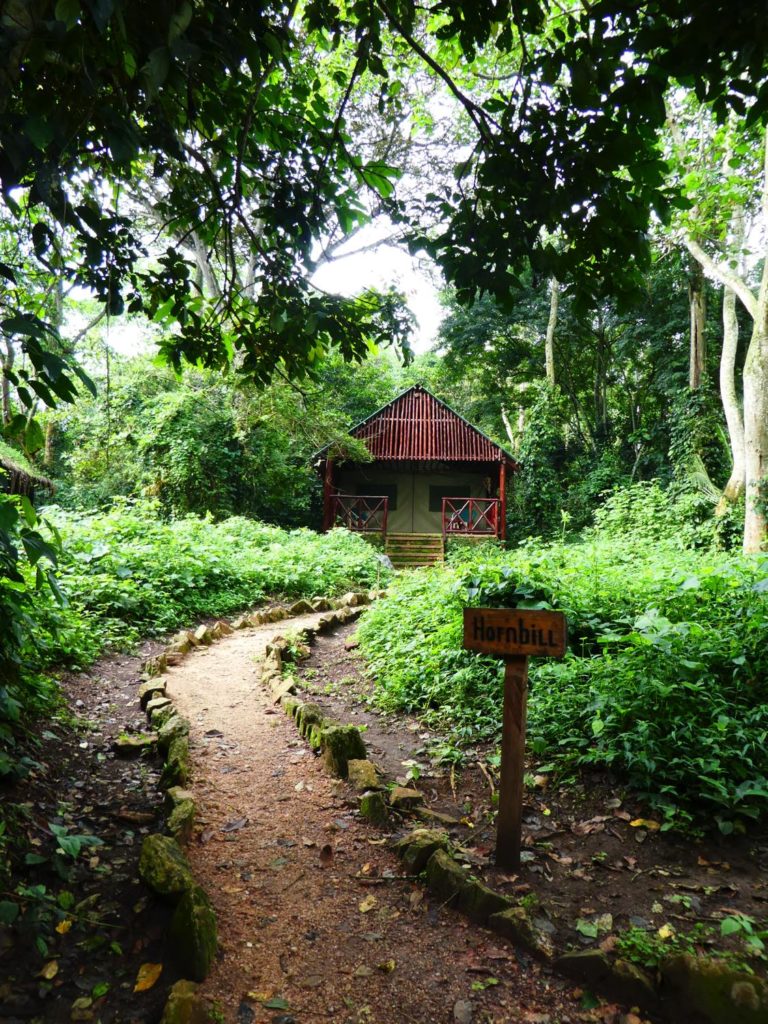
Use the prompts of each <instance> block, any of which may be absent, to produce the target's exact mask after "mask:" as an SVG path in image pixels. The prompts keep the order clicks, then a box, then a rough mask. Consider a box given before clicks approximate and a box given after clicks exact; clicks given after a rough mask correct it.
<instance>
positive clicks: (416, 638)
mask: <svg viewBox="0 0 768 1024" xmlns="http://www.w3.org/2000/svg"><path fill="white" fill-rule="evenodd" d="M641 493H642V494H643V495H644V496H645V499H646V500H644V501H643V502H641V503H639V506H633V505H632V504H629V503H627V501H626V492H625V493H623V494H621V495H619V496H618V498H617V499H616V500H614V501H613V502H612V503H610V502H609V503H608V505H607V508H606V511H605V514H604V518H603V523H604V524H607V527H608V530H609V531H610V532H609V534H608V538H607V539H606V538H605V537H603V538H602V539H601V537H600V534H598V533H593V535H592V537H591V539H590V540H589V541H588V542H586V543H581V544H571V545H563V544H558V545H549V546H543V545H540V544H536V543H534V542H529V543H528V544H526V545H524V546H522V547H521V548H518V549H517V550H516V551H514V552H504V551H502V550H500V549H496V550H495V551H491V550H490V549H488V548H486V549H485V550H483V551H482V552H476V553H475V554H474V555H473V553H472V552H471V551H468V550H466V549H464V550H460V551H456V552H454V554H453V555H452V556H451V562H450V563H449V564H448V565H447V566H445V567H442V568H438V569H432V570H428V571H424V572H419V573H412V574H408V575H406V576H403V577H400V578H399V579H398V580H397V581H396V582H395V584H394V585H393V587H392V588H391V591H390V596H389V597H388V598H387V599H385V600H384V601H381V602H379V603H378V604H377V605H376V606H374V607H373V608H371V609H370V610H369V611H368V612H367V613H366V615H365V617H364V619H363V621H362V623H361V626H360V629H359V636H360V640H361V648H362V651H363V653H364V655H365V656H366V658H367V660H368V662H369V664H370V666H371V669H372V670H373V671H374V672H375V673H376V677H377V680H378V689H377V695H378V696H377V699H378V700H379V701H380V702H381V703H382V704H383V705H384V706H387V707H392V708H404V709H407V710H409V711H421V712H422V713H425V714H426V716H427V718H428V719H430V720H432V721H434V722H439V723H441V724H442V726H443V727H444V728H447V729H449V730H452V732H453V735H454V739H458V740H459V741H462V742H473V741H475V740H477V739H478V738H480V737H483V736H489V735H494V734H496V733H497V732H498V729H499V727H500V722H501V710H502V701H501V687H500V679H501V673H502V668H501V663H500V662H498V661H494V660H492V659H489V658H485V657H477V656H475V655H471V654H469V653H468V652H465V651H463V650H461V646H460V645H461V609H462V607H463V606H464V605H466V604H488V605H492V606H501V607H504V606H509V607H515V606H516V607H539V608H542V607H543V608H546V607H557V608H560V609H562V610H563V611H565V613H566V615H567V617H568V623H569V633H570V651H569V654H568V655H567V657H566V659H565V660H564V661H563V662H553V661H549V662H548V661H538V660H535V659H534V660H533V662H532V664H531V697H530V704H529V743H530V747H531V749H532V750H533V751H534V752H535V753H536V754H537V755H539V756H541V757H544V758H545V759H546V760H547V761H549V762H551V763H554V764H556V765H559V766H561V767H562V766H568V765H570V766H595V767H601V768H607V769H610V770H611V771H612V772H614V773H615V774H617V775H619V776H621V777H623V778H624V779H625V780H626V781H627V782H628V783H629V784H631V785H632V786H633V787H634V788H635V790H636V791H637V792H639V793H641V794H643V795H644V796H645V797H647V798H648V799H649V801H650V802H651V803H652V804H653V805H655V806H656V807H658V808H659V809H660V810H661V811H662V812H663V813H664V814H665V815H666V817H667V818H668V820H670V821H673V820H686V819H690V817H691V816H692V815H699V816H701V815H706V816H708V817H709V818H710V820H711V819H712V818H715V819H716V820H717V821H718V823H719V824H720V827H721V829H722V830H723V831H726V832H727V831H728V830H730V829H732V827H733V819H734V817H737V816H745V817H751V818H755V817H758V816H760V815H761V814H763V813H764V811H765V809H766V808H768V744H767V743H766V740H768V560H766V559H762V560H760V559H758V560H747V559H743V558H741V557H735V556H731V557H728V556H725V555H722V554H714V553H705V552H700V551H697V550H686V549H684V548H682V547H681V546H680V545H679V544H678V543H674V542H671V541H669V540H667V541H666V542H665V541H664V540H663V536H664V535H665V534H666V536H669V534H670V532H671V531H672V515H671V512H670V507H669V503H668V500H667V498H666V496H665V494H664V492H661V491H660V490H658V491H657V489H655V488H653V487H645V488H642V489H641ZM620 523H624V524H625V526H626V525H627V524H628V523H631V529H632V534H631V535H630V536H629V539H625V540H624V541H623V542H620V541H619V540H617V539H615V537H614V536H613V533H614V531H615V532H616V533H618V532H619V529H620V526H619V524H620ZM660 537H661V538H662V539H660Z"/></svg>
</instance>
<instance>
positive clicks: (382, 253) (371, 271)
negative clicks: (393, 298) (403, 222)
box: [312, 229, 446, 354]
mask: <svg viewBox="0 0 768 1024" xmlns="http://www.w3.org/2000/svg"><path fill="white" fill-rule="evenodd" d="M368 230H371V231H372V229H364V230H363V231H360V232H358V233H357V234H356V235H355V238H354V239H353V240H352V241H351V242H350V249H351V253H350V255H349V256H345V255H343V250H342V251H340V252H337V253H335V254H334V258H333V260H332V261H331V262H329V263H325V264H323V266H321V267H319V268H318V270H316V271H315V273H314V274H313V276H312V283H313V284H315V285H317V287H318V288H321V289H323V291H327V292H333V293H335V294H337V295H346V296H352V295H357V294H358V293H360V292H362V291H364V290H365V289H366V288H381V289H384V288H390V287H394V288H397V289H398V290H399V291H401V292H403V294H404V295H405V297H406V301H407V303H408V306H409V308H410V310H411V312H412V313H413V314H414V316H415V317H416V320H417V325H416V328H415V331H414V334H413V336H412V338H411V345H412V347H413V350H414V352H416V353H417V354H419V353H422V352H426V351H427V350H428V349H430V348H431V347H432V346H433V345H434V343H435V341H436V340H437V331H438V328H439V326H440V322H441V321H442V320H443V318H444V317H445V315H446V311H445V309H443V307H442V306H441V305H440V301H439V298H438V288H437V285H436V283H435V281H434V280H433V279H432V277H431V275H430V274H429V273H428V272H426V271H425V270H424V268H423V267H422V266H420V262H419V260H417V259H414V258H413V257H412V256H410V255H409V254H408V253H407V252H405V251H404V250H403V249H400V248H398V247H397V246H394V245H380V246H378V247H377V248H376V249H371V250H369V251H366V252H358V251H357V250H358V249H360V248H361V247H364V246H366V245H368V244H371V243H372V242H374V241H375V240H376V239H375V235H374V234H373V232H372V233H371V236H370V237H366V233H367V231H368Z"/></svg>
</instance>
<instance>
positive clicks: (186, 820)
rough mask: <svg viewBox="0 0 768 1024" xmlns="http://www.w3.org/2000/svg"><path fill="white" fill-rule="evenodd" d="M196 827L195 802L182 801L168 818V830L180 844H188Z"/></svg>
mask: <svg viewBox="0 0 768 1024" xmlns="http://www.w3.org/2000/svg"><path fill="white" fill-rule="evenodd" d="M194 825H195V801H194V800H180V801H179V802H178V803H177V804H176V805H175V807H174V808H173V810H172V811H171V813H170V815H169V816H168V830H169V832H170V833H171V835H172V836H173V837H174V839H176V840H177V841H178V842H179V843H188V842H189V841H190V839H191V838H192V829H193V828H194Z"/></svg>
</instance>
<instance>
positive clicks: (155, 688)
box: [139, 679, 165, 710]
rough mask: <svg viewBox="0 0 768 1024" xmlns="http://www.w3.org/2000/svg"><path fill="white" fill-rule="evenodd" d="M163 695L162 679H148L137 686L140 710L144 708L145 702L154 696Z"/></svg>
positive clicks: (163, 685) (163, 684)
mask: <svg viewBox="0 0 768 1024" xmlns="http://www.w3.org/2000/svg"><path fill="white" fill-rule="evenodd" d="M164 696H165V680H164V679H150V680H149V681H148V682H146V683H142V684H141V686H140V687H139V703H140V704H141V707H142V710H143V709H144V708H146V706H147V704H148V703H149V702H150V701H151V700H153V699H154V698H155V697H164Z"/></svg>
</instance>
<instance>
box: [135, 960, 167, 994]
mask: <svg viewBox="0 0 768 1024" xmlns="http://www.w3.org/2000/svg"><path fill="white" fill-rule="evenodd" d="M162 973H163V965H162V964H142V965H141V967H140V968H139V973H138V974H137V975H136V984H135V985H134V986H133V991H134V992H146V991H148V990H149V989H151V988H152V986H153V985H154V984H155V982H156V981H157V979H158V978H159V977H160V975H161V974H162Z"/></svg>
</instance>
